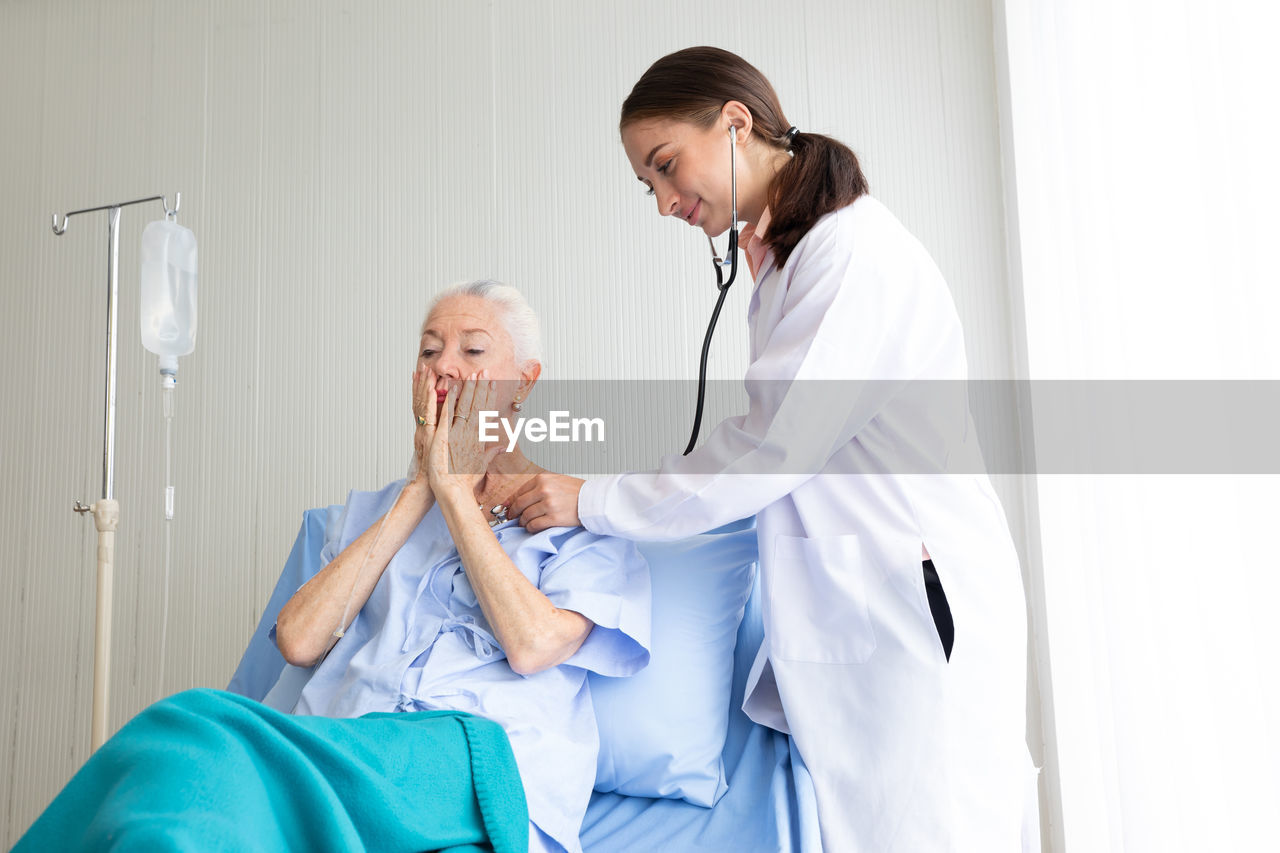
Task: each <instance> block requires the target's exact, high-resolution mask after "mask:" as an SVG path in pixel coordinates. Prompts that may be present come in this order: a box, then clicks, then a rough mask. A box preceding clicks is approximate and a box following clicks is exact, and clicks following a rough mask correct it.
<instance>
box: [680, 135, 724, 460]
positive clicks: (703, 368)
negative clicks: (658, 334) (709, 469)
mask: <svg viewBox="0 0 1280 853" xmlns="http://www.w3.org/2000/svg"><path fill="white" fill-rule="evenodd" d="M737 151H738V128H737V127H735V126H734V125H729V170H730V172H731V173H732V175H731V178H730V187H731V188H732V191H733V225H732V226H731V227H730V228H729V248H728V250H727V251H726V252H725V258H721V257H720V255H719V254H717V253H716V242H715V241H714V240H712V239H711V235H710V234H708V235H707V243H708V244H710V246H711V264H712V266H714V267H715V270H716V289H718V290H719V291H720V297H719V298H718V299H716V307H715V310H714V311H712V312H711V322H710V323H709V324H708V325H707V336H706V338H704V339H703V341H702V361H701V363H700V364H699V365H698V408H697V410H696V411H695V412H694V415H693V434H692V435H690V436H689V446H688V447H686V448H685V449H684V454H683V455H685V456H688V455H689V453H690V452H692V450H693V446H694V445H695V444H697V443H698V430H699V429H701V428H702V403H703V400H704V398H705V397H706V392H707V354H708V353H709V352H711V336H712V335H713V334H714V333H715V330H716V320H718V319H720V308H721V307H722V306H723V305H724V298H725V296H726V295H727V294H728V293H729V287H730V285H732V284H733V280H734V279H735V278H737V277H738V154H737ZM725 267H729V280H728V281H725V280H724V268H725Z"/></svg>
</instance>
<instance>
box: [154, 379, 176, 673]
mask: <svg viewBox="0 0 1280 853" xmlns="http://www.w3.org/2000/svg"><path fill="white" fill-rule="evenodd" d="M165 379H168V377H165ZM162 381H163V380H162ZM160 393H161V396H162V397H163V399H164V591H163V593H162V596H163V598H162V599H161V600H162V602H163V603H162V605H161V616H160V674H159V675H158V676H157V677H156V696H157V697H159V696H163V695H164V652H165V648H166V647H167V646H166V642H165V641H166V640H167V639H168V634H169V575H170V569H171V567H172V562H171V561H172V553H173V552H172V543H173V526H172V525H171V524H170V523H169V522H171V521H173V469H172V459H173V386H172V385H171V384H169V382H167V381H165V382H164V390H163V391H161V392H160Z"/></svg>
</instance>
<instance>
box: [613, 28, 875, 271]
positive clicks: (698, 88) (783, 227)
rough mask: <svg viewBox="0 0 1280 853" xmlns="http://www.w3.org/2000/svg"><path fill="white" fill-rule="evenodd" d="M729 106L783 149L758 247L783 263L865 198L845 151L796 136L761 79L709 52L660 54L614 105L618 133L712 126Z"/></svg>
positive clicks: (735, 59) (751, 69) (858, 170)
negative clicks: (786, 153)
mask: <svg viewBox="0 0 1280 853" xmlns="http://www.w3.org/2000/svg"><path fill="white" fill-rule="evenodd" d="M729 101H739V102H741V103H742V104H744V105H746V107H747V109H748V110H750V111H751V119H752V122H753V130H754V132H755V133H756V134H757V135H758V136H759V138H760V139H761V140H763V141H764V143H765V144H766V145H770V146H772V147H774V148H779V149H783V150H787V149H790V151H791V154H792V157H791V159H790V161H789V162H788V163H787V164H786V165H785V166H783V167H782V169H781V170H780V171H779V172H778V174H777V176H776V177H775V178H774V179H773V183H771V184H770V185H769V194H768V204H769V216H770V219H769V230H768V233H766V234H765V242H766V243H768V244H769V248H770V249H772V250H773V253H774V254H775V255H777V257H778V266H779V268H781V267H782V266H784V265H786V263H787V258H789V257H790V256H791V252H792V250H793V249H795V247H796V244H797V243H799V242H800V238H802V237H803V236H804V235H805V234H807V233H808V232H809V229H810V228H812V227H813V224H814V223H815V222H817V221H818V219H820V218H821V217H823V216H825V215H826V214H828V213H831V212H832V211H834V210H839V209H840V208H842V207H845V206H846V205H849V204H852V203H853V202H854V201H855V200H856V199H857V198H858V197H859V196H861V195H863V194H865V193H866V192H867V179H866V177H864V176H863V174H862V167H861V166H860V165H859V164H858V158H857V157H856V156H855V155H854V153H853V152H852V151H851V150H849V148H848V146H846V145H845V144H844V143H842V142H839V141H838V140H836V139H833V138H831V137H830V136H823V135H822V134H820V133H796V134H794V135H793V136H792V138H791V140H790V142H788V140H787V131H788V130H789V129H790V128H791V122H789V121H787V119H786V116H785V115H783V112H782V105H781V104H780V103H779V102H778V95H777V93H776V92H775V91H774V90H773V86H772V85H771V84H770V83H769V80H768V79H767V78H766V77H765V76H764V75H763V74H761V73H760V71H759V70H757V69H756V67H755V66H753V65H751V63H749V62H747V61H746V60H745V59H743V58H742V57H740V56H738V55H737V54H734V53H730V52H729V51H727V50H721V49H720V48H717V47H689V48H685V49H684V50H678V51H676V52H675V53H671V54H668V55H666V56H664V57H662V58H661V59H659V60H658V61H657V62H655V63H653V65H650V66H649V70H648V71H646V72H644V74H643V75H642V76H641V77H640V79H639V80H638V81H636V85H635V86H634V87H633V88H632V89H631V94H630V95H628V96H627V99H626V100H625V101H623V102H622V118H621V120H620V121H619V122H618V129H619V130H620V131H622V130H625V129H626V128H627V126H628V125H631V124H634V123H636V122H639V121H647V120H649V119H668V120H672V121H682V122H688V123H689V124H692V125H695V126H696V127H700V128H702V129H704V130H705V129H707V128H709V127H712V126H713V125H714V124H715V123H716V121H717V120H718V119H719V118H720V112H721V110H722V109H723V108H724V105H725V104H727V103H728V102H729Z"/></svg>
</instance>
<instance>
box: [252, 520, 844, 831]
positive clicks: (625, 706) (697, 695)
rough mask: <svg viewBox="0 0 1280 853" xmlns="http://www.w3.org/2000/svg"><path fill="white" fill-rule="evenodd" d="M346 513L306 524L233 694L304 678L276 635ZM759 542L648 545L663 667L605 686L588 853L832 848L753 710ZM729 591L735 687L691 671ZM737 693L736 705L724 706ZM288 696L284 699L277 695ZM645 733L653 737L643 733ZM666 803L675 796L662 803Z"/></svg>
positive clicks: (798, 776)
mask: <svg viewBox="0 0 1280 853" xmlns="http://www.w3.org/2000/svg"><path fill="white" fill-rule="evenodd" d="M340 511H341V507H328V508H324V509H313V510H309V511H307V512H306V513H305V514H304V517H303V522H302V527H301V529H300V531H299V533H298V537H297V540H296V541H295V543H294V547H293V550H292V552H291V553H290V555H289V559H288V561H287V562H286V564H285V567H284V570H283V572H282V573H281V575H280V579H279V581H278V582H277V583H276V587H275V589H274V591H273V592H272V595H271V598H270V600H269V601H268V604H267V607H266V610H265V611H264V613H263V615H262V618H261V620H260V622H259V624H258V627H257V629H256V631H255V632H254V635H253V637H252V639H251V640H250V643H249V647H248V649H247V650H246V651H245V654H244V657H243V658H242V660H241V662H240V665H239V667H238V668H237V669H236V672H235V675H234V676H233V678H232V680H231V683H230V685H229V686H228V690H230V691H231V692H233V693H238V694H240V695H243V696H247V697H249V698H252V699H258V700H261V699H263V698H264V697H266V695H267V694H268V692H271V691H272V688H273V686H276V685H277V682H280V683H281V684H283V683H284V682H285V680H286V679H288V678H290V677H293V678H295V679H300V677H301V676H302V673H301V671H297V670H296V668H293V667H290V666H288V665H287V664H286V663H285V661H284V659H283V658H281V657H280V654H279V652H278V651H277V650H276V647H275V644H274V643H273V642H272V641H271V639H270V637H269V631H270V630H271V627H272V626H273V625H274V624H275V620H276V615H277V614H278V613H279V611H280V609H281V608H282V607H283V606H284V604H285V602H286V601H288V599H289V597H290V596H291V595H292V594H293V592H294V591H296V590H297V589H298V587H300V586H301V585H302V584H303V583H305V582H306V580H307V579H308V578H310V577H311V576H312V575H313V574H315V572H317V571H318V570H319V569H320V549H321V547H322V545H323V543H324V538H325V530H326V527H327V526H329V525H332V524H333V523H334V521H335V519H336V518H337V517H338V515H339V513H340ZM754 541H755V531H754V529H753V528H752V524H751V520H746V521H743V522H738V523H736V524H734V525H729V526H727V527H725V528H721V529H720V530H719V531H714V532H713V533H711V534H706V535H704V536H702V537H694V538H693V539H691V540H685V541H682V542H677V543H652V544H651V543H642V544H641V546H640V549H641V551H642V552H643V553H644V554H645V556H646V557H647V558H648V559H649V562H650V569H651V575H652V578H653V595H654V601H653V609H654V636H653V644H652V645H653V648H652V658H651V662H650V667H649V669H648V670H646V671H645V672H642V673H641V675H640V676H636V680H635V681H634V682H633V683H628V684H623V683H621V682H623V681H628V682H630V681H631V680H630V679H605V678H603V677H597V676H595V675H594V674H593V675H592V676H591V678H592V691H593V697H594V698H595V699H596V702H595V704H596V711H597V716H598V717H600V723H601V726H600V728H601V756H602V760H601V765H600V767H599V773H598V775H597V780H596V787H597V790H596V792H595V793H593V794H592V799H591V804H590V806H589V808H588V810H587V814H586V817H585V819H584V821H583V825H582V832H581V838H582V844H583V847H584V848H585V850H586V851H588V853H604V851H609V853H615V851H630V850H635V851H650V850H662V851H664V853H666V852H667V851H670V852H671V853H680V851H720V850H743V851H774V850H776V851H788V853H791V851H794V852H795V853H810V851H815V853H816V851H820V850H821V845H820V842H819V838H818V822H817V807H816V804H815V800H814V794H813V786H812V782H811V780H810V778H809V774H808V771H807V769H806V768H805V766H804V763H803V761H801V759H800V756H799V754H798V753H797V752H796V749H795V745H794V744H793V743H792V741H791V739H790V738H789V737H787V736H786V735H783V734H780V733H779V732H776V731H773V730H772V729H768V728H765V727H764V726H759V725H756V724H755V723H753V722H751V720H750V719H748V718H747V716H746V715H745V714H743V713H742V711H741V704H742V694H743V690H744V687H745V684H746V679H747V674H748V672H749V670H750V668H751V664H752V661H753V659H754V657H755V653H756V650H757V649H758V648H759V647H760V643H761V641H762V640H763V628H762V623H761V614H760V601H759V587H758V585H757V584H756V583H755V564H754V560H755V550H754V549H755V545H754ZM691 584H692V586H691ZM733 584H739V585H740V586H741V598H739V599H738V600H737V603H738V606H741V612H742V618H741V622H740V623H739V624H737V627H736V631H735V630H734V628H733V623H734V622H735V621H736V617H737V612H738V611H737V610H736V609H735V608H734V605H733V603H732V598H733V591H732V590H728V591H726V590H718V589H716V585H721V586H725V585H733ZM748 589H749V590H750V591H749V593H748V592H747V590H748ZM722 595H723V596H727V600H728V601H729V604H728V610H727V611H725V612H727V618H726V619H724V620H722V621H724V622H725V624H726V626H727V632H726V634H725V637H726V640H727V642H726V643H725V644H724V648H723V657H724V660H723V661H722V663H723V665H724V668H725V669H727V667H728V664H729V659H730V658H731V660H732V678H731V680H730V679H729V678H727V677H724V676H725V675H726V673H724V672H721V673H717V672H715V671H714V668H715V667H716V666H717V664H716V661H715V659H714V658H709V659H705V660H703V663H704V664H709V665H710V666H711V667H712V669H711V670H708V671H706V672H702V673H699V672H697V671H696V668H691V667H694V666H695V665H693V664H689V661H690V660H692V659H694V658H696V657H697V655H698V653H700V649H701V648H702V647H703V646H707V647H709V646H711V645H713V642H712V641H711V640H707V642H706V643H704V642H703V639H705V638H702V637H699V636H697V632H698V631H699V630H701V629H702V628H703V627H704V624H693V625H690V624H689V623H690V621H695V622H699V623H705V627H706V628H707V629H708V631H710V630H711V629H712V628H713V627H714V625H713V624H712V623H714V622H715V621H716V620H715V619H711V618H709V619H701V618H698V619H693V620H691V619H690V617H689V616H688V615H687V612H686V608H688V607H690V606H694V605H697V606H701V605H704V604H706V603H715V602H717V601H718V600H719V599H720V596H722ZM743 598H745V603H744V602H743V601H742V599H743ZM664 623H666V624H664ZM730 647H731V649H730ZM646 672H647V673H648V675H646V674H645V673H646ZM641 676H644V678H641ZM717 679H719V680H718V681H717ZM299 683H300V681H299ZM708 685H718V686H717V687H716V688H715V690H716V694H717V695H711V696H708V695H706V692H707V688H708ZM724 688H727V689H728V697H727V698H728V701H727V705H726V703H725V702H723V701H722V700H723V690H724ZM281 692H282V691H281V690H279V689H277V690H275V691H274V692H273V695H280V694H281ZM685 699H688V702H689V703H691V704H697V703H703V704H706V703H708V701H710V704H708V705H707V707H709V708H711V709H712V711H713V712H714V710H715V708H716V707H720V708H721V709H722V712H723V713H721V714H719V716H721V717H723V716H727V726H726V725H724V723H723V722H721V723H720V727H719V730H718V731H716V721H715V720H708V721H706V723H707V724H706V725H702V724H699V723H696V722H693V721H688V722H682V723H680V724H675V723H672V724H669V725H665V727H664V724H663V722H662V719H663V718H662V715H663V714H672V713H674V714H676V715H679V714H680V713H681V712H682V710H684V709H682V708H680V707H679V706H680V705H681V703H682V702H683V701H684V700H685ZM717 699H719V700H721V701H720V704H719V706H716V705H715V701H716V700H717ZM673 706H674V707H673ZM655 726H656V729H655ZM642 729H647V730H648V732H649V734H648V735H647V736H646V735H644V734H642V732H641V730H642ZM721 732H723V734H724V745H723V749H722V750H721V751H720V754H719V761H716V760H715V756H714V755H713V756H711V757H712V760H711V761H710V762H702V764H703V765H705V766H698V765H699V762H698V761H696V760H695V761H686V760H685V758H686V756H685V755H684V754H682V753H683V750H685V749H688V750H689V751H690V753H693V752H696V750H697V746H698V745H699V744H697V743H691V739H693V740H694V741H696V740H698V739H699V738H701V739H702V740H704V741H705V737H703V735H709V736H710V737H712V738H715V739H716V741H715V742H716V743H718V738H719V735H720V733H721ZM646 737H648V738H649V739H650V740H652V741H655V742H654V743H652V744H651V745H650V746H649V747H648V749H649V752H651V753H652V754H651V755H646V754H639V755H637V754H636V753H637V752H641V753H643V752H644V749H645V741H646ZM624 764H630V765H631V767H630V768H627V767H623V766H621V765H624ZM716 776H718V778H712V777H716ZM601 789H605V790H603V791H602V790H601ZM620 790H621V791H623V792H629V793H621V792H620ZM637 792H639V793H644V794H649V795H648V796H639V795H636V793H637ZM659 793H661V794H663V796H652V795H653V794H659ZM712 802H714V805H713V806H711V807H708V804H710V803H712ZM698 803H701V804H698Z"/></svg>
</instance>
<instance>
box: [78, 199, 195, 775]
mask: <svg viewBox="0 0 1280 853" xmlns="http://www.w3.org/2000/svg"><path fill="white" fill-rule="evenodd" d="M149 201H158V202H160V204H162V205H163V206H164V212H165V216H168V217H173V216H176V215H177V213H178V208H179V207H181V206H182V193H177V194H175V195H174V203H173V209H172V210H170V209H169V202H168V201H167V200H166V199H165V197H164V196H162V195H153V196H150V197H148V198H139V199H134V200H133V201H122V202H117V203H116V204H104V205H101V206H100V207H86V208H84V209H83V210H73V211H71V212H70V213H67V214H64V215H63V217H62V225H61V227H59V225H58V214H56V213H55V214H53V233H54V234H56V235H58V236H62V235H63V234H65V233H66V232H67V226H68V225H69V224H70V220H71V217H73V216H77V215H79V214H81V213H94V212H96V211H99V210H106V211H109V213H108V214H107V248H108V253H107V258H108V260H107V396H106V403H105V406H104V408H105V414H104V415H103V425H104V426H103V437H102V499H101V500H100V501H98V502H97V503H95V504H93V506H85V505H84V504H82V503H80V501H76V503H75V507H74V510H75V511H76V512H78V513H86V512H92V513H93V520H94V524H95V525H96V526H97V528H98V598H97V621H96V625H95V628H94V637H93V725H92V729H91V735H92V737H91V746H90V749H91V750H92V751H95V752H96V751H97V749H98V747H100V746H102V744H103V743H104V742H105V741H106V739H107V695H108V688H109V687H110V686H111V685H110V676H111V583H112V579H113V570H114V568H115V549H116V528H117V527H118V526H119V523H120V503H119V502H118V501H117V500H116V499H115V463H116V296H117V295H118V293H119V285H118V283H117V281H116V279H117V273H118V272H119V269H120V208H122V207H128V206H129V205H132V204H143V203H145V202H149ZM163 653H164V650H163V649H162V650H161V654H163Z"/></svg>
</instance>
